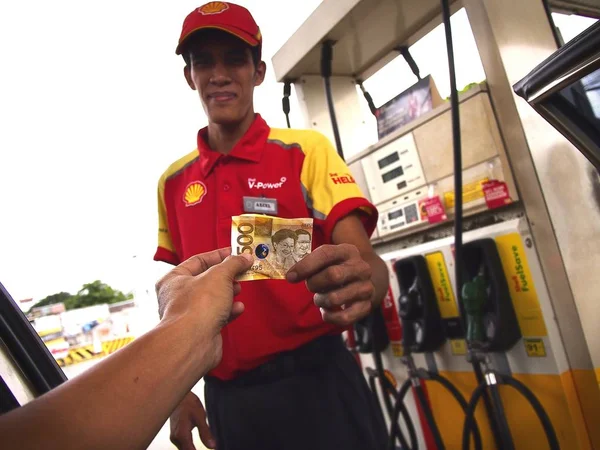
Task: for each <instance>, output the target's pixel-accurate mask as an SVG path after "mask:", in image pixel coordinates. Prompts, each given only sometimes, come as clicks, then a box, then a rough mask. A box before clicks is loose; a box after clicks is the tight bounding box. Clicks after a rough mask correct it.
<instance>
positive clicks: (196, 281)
mask: <svg viewBox="0 0 600 450" xmlns="http://www.w3.org/2000/svg"><path fill="white" fill-rule="evenodd" d="M251 265H252V257H251V256H248V255H240V256H233V255H231V249H230V248H226V249H220V250H215V251H212V252H209V253H203V254H200V255H196V256H193V257H191V258H190V259H188V260H187V261H184V262H183V263H181V264H180V265H178V266H177V267H175V268H174V269H173V270H171V271H170V272H169V273H168V274H167V275H165V276H164V277H163V278H162V279H161V280H160V281H159V282H158V283H157V284H156V293H157V295H158V299H159V305H160V308H161V316H162V321H179V320H181V321H183V323H189V321H192V322H193V323H194V329H197V330H198V331H197V333H198V334H197V335H196V336H193V337H192V339H195V340H197V342H198V346H199V348H202V349H205V350H204V351H206V352H207V353H208V354H207V355H206V356H207V359H206V362H207V364H208V365H209V367H208V369H209V370H210V369H212V368H214V367H215V366H216V365H217V364H218V363H219V362H220V361H221V356H222V344H223V343H222V340H221V334H220V332H221V329H222V328H223V327H224V326H225V325H226V324H227V323H228V322H229V321H231V320H233V319H235V318H236V317H237V316H239V315H240V314H241V313H242V312H243V311H244V305H243V304H242V303H240V302H235V303H234V302H233V297H234V296H235V295H237V294H238V293H239V292H240V290H241V286H240V284H239V283H238V282H236V281H235V280H234V278H235V276H236V275H238V274H240V273H242V272H244V271H245V270H247V269H249V268H250V267H251Z"/></svg>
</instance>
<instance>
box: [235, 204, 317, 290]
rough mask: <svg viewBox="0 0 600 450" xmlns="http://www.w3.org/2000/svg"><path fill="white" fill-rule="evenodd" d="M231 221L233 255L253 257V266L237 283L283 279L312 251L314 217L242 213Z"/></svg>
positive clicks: (238, 278) (240, 276)
mask: <svg viewBox="0 0 600 450" xmlns="http://www.w3.org/2000/svg"><path fill="white" fill-rule="evenodd" d="M231 219H232V220H231V252H232V253H233V254H234V255H239V254H242V253H248V254H250V255H252V256H253V257H254V263H253V264H252V267H251V268H250V269H248V270H247V271H246V272H244V273H243V274H241V275H239V276H238V277H237V278H236V280H238V281H252V280H267V279H271V280H283V279H285V275H286V273H287V271H288V270H289V268H290V267H292V266H293V265H294V264H296V262H298V261H300V260H301V259H302V258H304V257H305V256H306V255H307V254H309V253H310V252H311V249H312V234H313V219H311V218H299V219H282V218H280V217H272V216H266V215H262V214H243V215H241V216H233V217H232V218H231Z"/></svg>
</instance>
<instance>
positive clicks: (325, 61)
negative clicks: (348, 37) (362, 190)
mask: <svg viewBox="0 0 600 450" xmlns="http://www.w3.org/2000/svg"><path fill="white" fill-rule="evenodd" d="M332 61H333V41H329V40H328V41H325V42H323V44H322V47H321V76H322V77H323V81H324V83H325V97H326V99H327V108H328V109H329V118H330V119H331V128H333V137H334V138H335V146H336V148H337V151H338V155H340V158H342V159H344V151H343V150H342V139H341V138H340V129H339V127H338V123H337V118H336V117H335V107H334V106H333V94H332V92H331V73H332V69H331V64H332Z"/></svg>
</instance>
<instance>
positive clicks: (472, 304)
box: [461, 271, 488, 347]
mask: <svg viewBox="0 0 600 450" xmlns="http://www.w3.org/2000/svg"><path fill="white" fill-rule="evenodd" d="M482 272H483V271H480V272H479V273H478V274H477V275H476V276H475V277H474V278H473V279H472V280H471V281H467V282H465V283H464V284H463V287H462V293H461V297H462V302H463V306H464V309H465V313H466V316H467V336H466V338H467V342H469V344H471V346H476V347H482V346H483V344H484V342H485V340H486V333H485V325H484V320H483V316H484V308H485V304H486V303H487V300H488V298H487V280H486V279H485V276H484V275H483V273H482Z"/></svg>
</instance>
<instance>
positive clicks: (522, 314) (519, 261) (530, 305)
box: [496, 233, 548, 337]
mask: <svg viewBox="0 0 600 450" xmlns="http://www.w3.org/2000/svg"><path fill="white" fill-rule="evenodd" d="M496 246H497V248H498V253H499V254H500V259H501V260H502V267H503V268H504V274H505V275H506V281H507V282H508V288H509V290H510V295H511V297H512V300H513V306H514V308H515V313H516V314H517V320H518V321H519V327H520V328H521V334H522V335H523V336H524V337H527V336H536V337H542V336H547V335H548V331H547V330H546V323H545V322H544V316H543V314H542V309H541V308H540V301H539V299H538V296H537V292H536V290H535V285H534V283H533V277H532V276H531V270H530V269H529V264H528V263H527V256H526V255H525V248H524V247H523V241H522V240H521V236H520V235H519V233H511V234H506V235H504V236H498V237H496Z"/></svg>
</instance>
